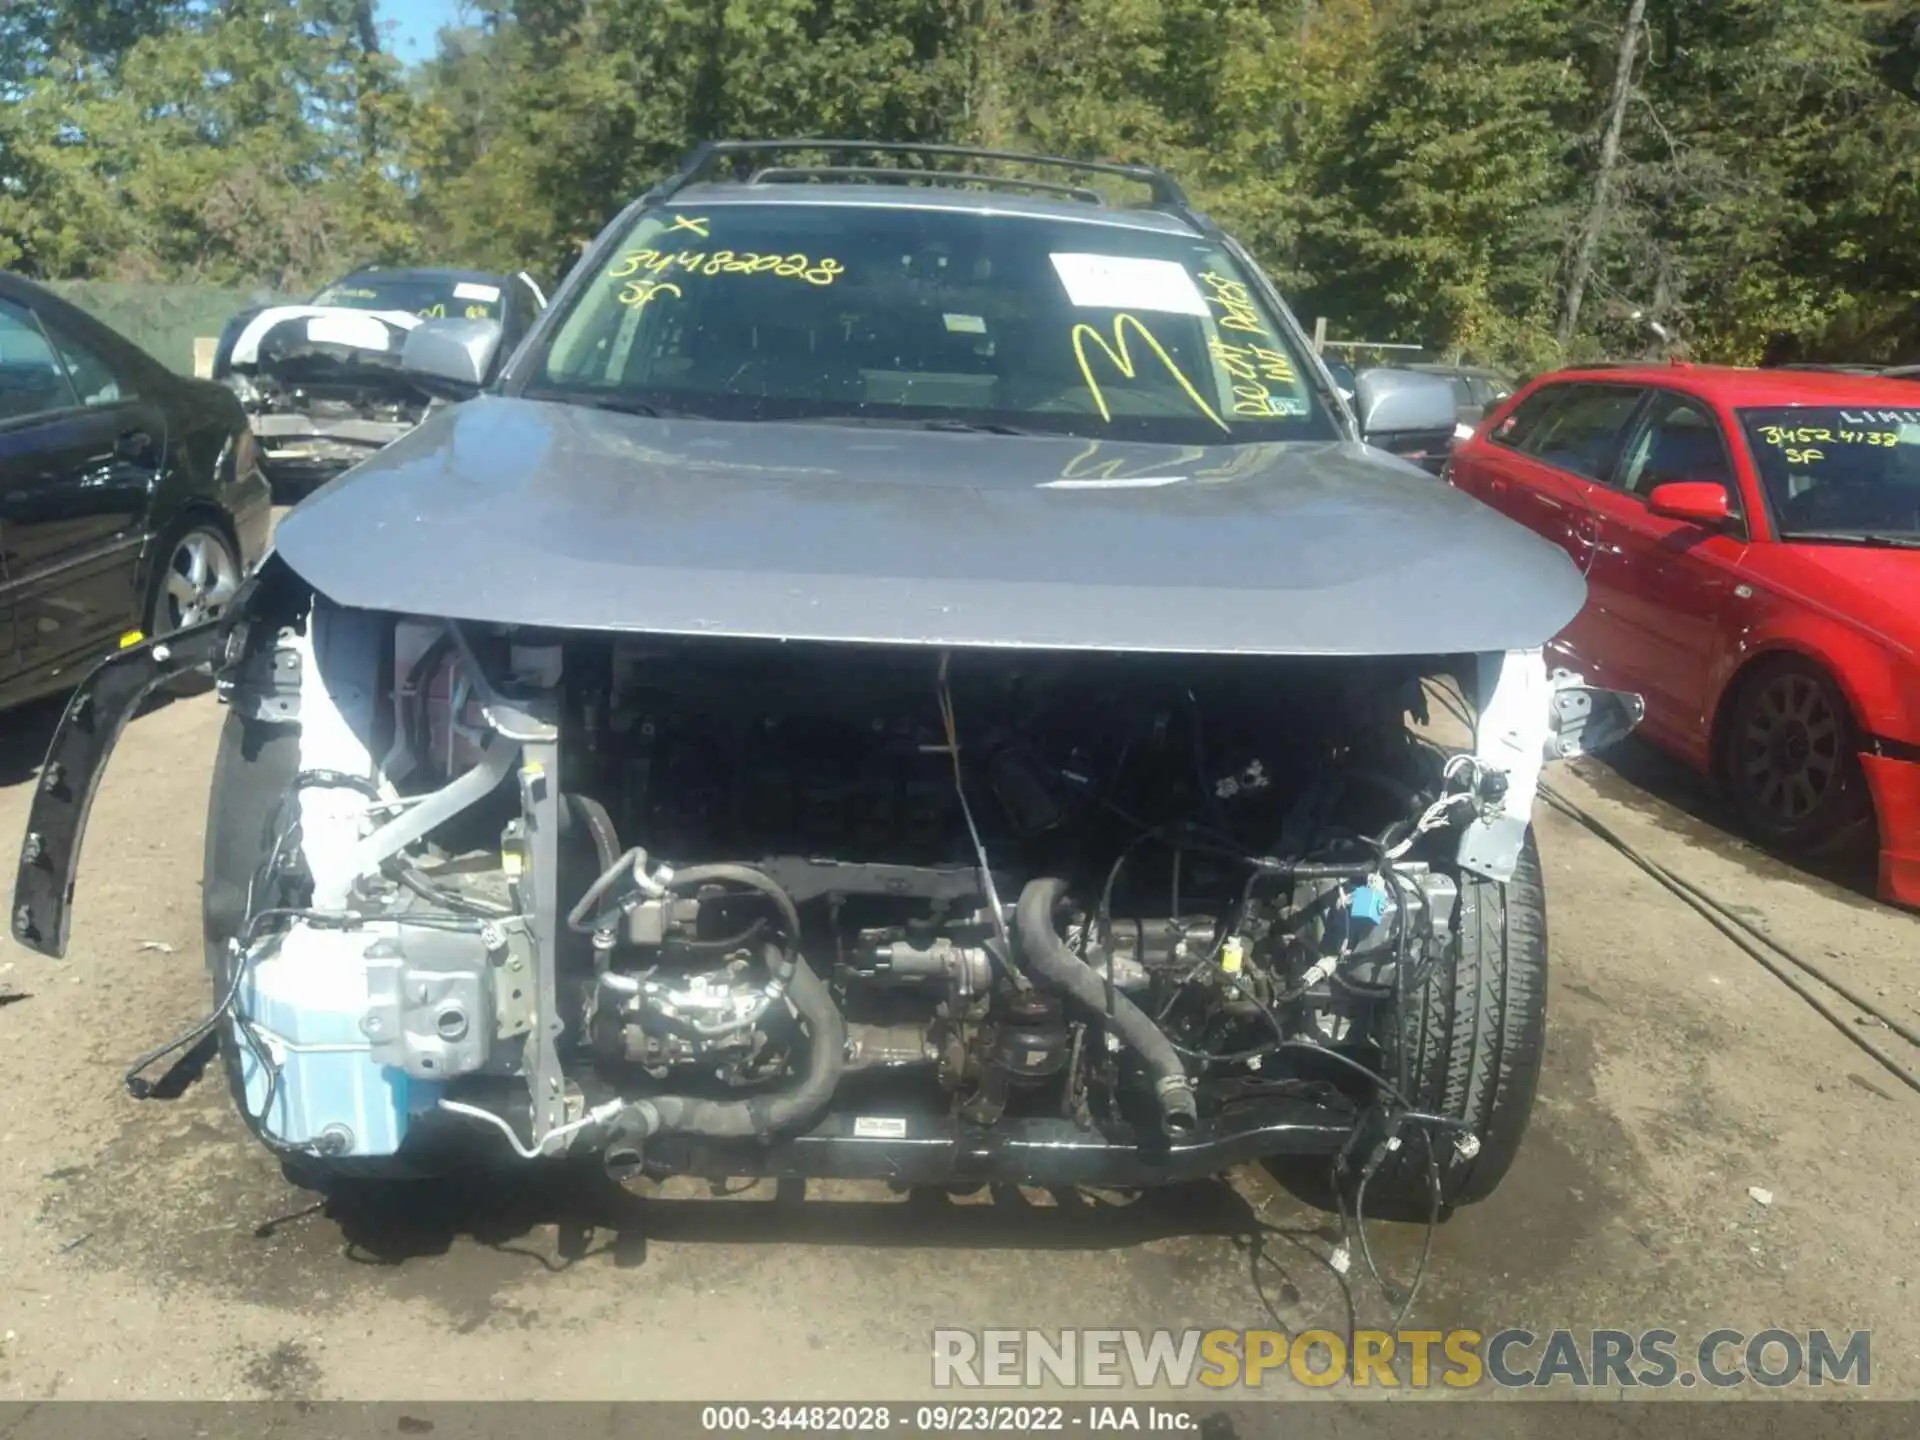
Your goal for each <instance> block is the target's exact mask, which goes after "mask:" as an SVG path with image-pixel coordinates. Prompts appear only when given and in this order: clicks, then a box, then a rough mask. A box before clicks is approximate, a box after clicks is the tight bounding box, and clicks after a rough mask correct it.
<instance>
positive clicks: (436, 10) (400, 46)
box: [380, 0, 461, 65]
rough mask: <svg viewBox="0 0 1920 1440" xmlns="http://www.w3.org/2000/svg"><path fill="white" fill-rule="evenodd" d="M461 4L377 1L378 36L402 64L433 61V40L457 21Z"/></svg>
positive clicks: (435, 0) (449, 0)
mask: <svg viewBox="0 0 1920 1440" xmlns="http://www.w3.org/2000/svg"><path fill="white" fill-rule="evenodd" d="M460 8H461V6H460V0H380V22H381V27H382V29H381V34H382V36H383V38H384V39H385V41H386V44H387V47H388V48H389V49H390V50H392V51H393V53H394V54H395V55H396V56H398V57H399V59H400V60H401V62H402V63H404V64H408V65H415V64H418V63H419V62H420V61H422V60H430V59H432V58H433V37H434V36H436V35H438V34H439V33H440V27H441V26H442V25H453V24H456V23H458V21H459V19H460Z"/></svg>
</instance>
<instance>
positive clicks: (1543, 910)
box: [1349, 831, 1547, 1220]
mask: <svg viewBox="0 0 1920 1440" xmlns="http://www.w3.org/2000/svg"><path fill="white" fill-rule="evenodd" d="M1451 951H1452V953H1451V954H1450V955H1449V956H1448V957H1447V958H1446V959H1445V960H1444V961H1443V962H1442V963H1441V965H1440V968H1439V970H1438V971H1437V972H1436V973H1435V974H1434V976H1433V977H1432V979H1431V980H1430V981H1429V982H1428V983H1427V984H1426V985H1425V986H1423V987H1422V989H1421V990H1420V992H1419V993H1418V994H1416V995H1411V996H1409V997H1408V999H1407V1005H1406V1009H1405V1011H1404V1012H1403V1013H1402V1014H1401V1015H1400V1016H1399V1017H1398V1026H1397V1036H1398V1041H1399V1044H1400V1047H1401V1050H1400V1053H1401V1054H1402V1055H1404V1056H1405V1061H1406V1074H1407V1099H1408V1100H1409V1101H1410V1102H1411V1103H1412V1105H1413V1106H1414V1107H1415V1108H1416V1109H1419V1110H1422V1111H1425V1112H1427V1113H1429V1114H1435V1115H1444V1116H1447V1117H1448V1118H1450V1119H1455V1120H1459V1121H1461V1122H1463V1123H1464V1124H1465V1126H1466V1127H1467V1130H1468V1132H1470V1133H1471V1134H1472V1135H1473V1136H1474V1138H1475V1139H1476V1140H1477V1141H1478V1142H1479V1149H1478V1152H1477V1153H1476V1154H1474V1155H1472V1156H1471V1158H1468V1157H1464V1156H1463V1155H1462V1154H1461V1152H1460V1150H1459V1148H1458V1147H1457V1145H1456V1143H1455V1141H1456V1139H1457V1136H1455V1135H1451V1134H1448V1133H1447V1132H1445V1131H1442V1130H1439V1129H1437V1127H1424V1126H1423V1127H1417V1129H1416V1127H1413V1126H1408V1127H1404V1128H1403V1131H1402V1135H1401V1145H1400V1148H1399V1149H1398V1150H1397V1151H1395V1152H1394V1153H1393V1154H1391V1155H1390V1156H1389V1157H1388V1158H1387V1161H1386V1163H1385V1164H1384V1165H1383V1166H1382V1167H1381V1168H1380V1170H1379V1171H1378V1172H1377V1173H1376V1174H1375V1175H1374V1176H1373V1178H1372V1179H1371V1181H1370V1182H1369V1183H1368V1185H1367V1190H1366V1197H1365V1203H1366V1213H1367V1215H1368V1216H1377V1217H1379V1218H1382V1219H1399V1220H1425V1219H1426V1218H1427V1216H1428V1215H1429V1214H1430V1213H1431V1212H1432V1208H1433V1194H1432V1190H1431V1186H1430V1184H1429V1178H1428V1169H1427V1153H1426V1145H1427V1142H1426V1140H1424V1139H1422V1138H1421V1135H1420V1134H1419V1133H1417V1131H1421V1130H1429V1129H1431V1130H1432V1141H1433V1145H1434V1156H1435V1158H1436V1160H1437V1162H1438V1165H1439V1174H1440V1202H1441V1207H1442V1210H1443V1211H1445V1210H1450V1209H1452V1208H1453V1207H1455V1206H1459V1205H1471V1204H1473V1203H1474V1202H1476V1201H1479V1200H1484V1199H1486V1198H1487V1197H1488V1196H1489V1195H1491V1194H1492V1193H1493V1192H1494V1190H1495V1189H1496V1188H1498V1186H1499V1184H1500V1182H1501V1181H1502V1180H1504V1179H1505V1178H1506V1174H1507V1171H1508V1170H1510V1169H1511V1168H1512V1167H1513V1162H1514V1158H1515V1157H1516V1156H1517V1155H1518V1154H1519V1152H1520V1142H1521V1140H1522V1139H1523V1138H1524V1137H1525V1135H1526V1133H1527V1122H1528V1120H1529V1119H1530V1118H1531V1117H1532V1114H1533V1101H1534V1095H1535V1092H1536V1091H1537V1090H1538V1088H1539V1083H1540V1062H1541V1059H1542V1057H1543V1056H1544V1054H1545V1051H1546V1026H1547V907H1546V890H1545V886H1544V884H1543V883H1542V879H1541V874H1540V852H1539V849H1538V848H1537V846H1536V844H1535V841H1534V838H1533V833H1532V831H1528V833H1527V838H1526V842H1525V844H1524V845H1523V846H1522V848H1521V851H1520V859H1519V863H1518V864H1517V865H1516V867H1515V868H1514V872H1513V878H1512V879H1511V880H1510V881H1508V882H1507V883H1506V884H1505V885H1501V884H1498V883H1497V882H1495V881H1492V880H1488V879H1486V878H1484V877H1482V876H1478V875H1464V874H1463V875H1462V876H1461V877H1460V916H1459V925H1458V927H1457V930H1456V935H1455V938H1454V941H1453V944H1452V946H1451ZM1397 1068H1398V1065H1397V1061H1396V1057H1395V1056H1394V1055H1393V1054H1389V1055H1388V1056H1387V1070H1386V1072H1385V1073H1386V1075H1387V1077H1388V1078H1389V1079H1392V1078H1393V1077H1394V1072H1395V1070H1396V1069H1397ZM1364 1158H1365V1157H1364V1156H1359V1157H1356V1160H1355V1163H1356V1166H1357V1165H1358V1163H1359V1162H1360V1161H1362V1160H1364ZM1355 1188H1357V1187H1355ZM1349 1198H1352V1196H1351V1192H1350V1194H1349Z"/></svg>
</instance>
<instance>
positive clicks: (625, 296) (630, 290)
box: [620, 280, 680, 310]
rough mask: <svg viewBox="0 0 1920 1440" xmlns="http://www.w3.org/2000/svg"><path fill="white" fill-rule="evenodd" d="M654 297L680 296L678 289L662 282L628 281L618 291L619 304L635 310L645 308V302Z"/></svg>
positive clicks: (673, 285)
mask: <svg viewBox="0 0 1920 1440" xmlns="http://www.w3.org/2000/svg"><path fill="white" fill-rule="evenodd" d="M656 295H672V296H674V297H675V298H679V296H680V287H679V286H678V285H675V284H673V283H671V282H670V281H664V280H633V281H629V282H628V283H627V284H626V285H625V286H623V287H622V288H621V291H620V303H621V304H622V305H626V306H629V307H631V308H632V309H635V310H644V309H646V308H647V302H648V301H649V300H651V299H653V298H654V297H655V296H656Z"/></svg>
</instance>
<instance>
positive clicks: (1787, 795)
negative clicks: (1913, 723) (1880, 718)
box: [1725, 659, 1867, 850]
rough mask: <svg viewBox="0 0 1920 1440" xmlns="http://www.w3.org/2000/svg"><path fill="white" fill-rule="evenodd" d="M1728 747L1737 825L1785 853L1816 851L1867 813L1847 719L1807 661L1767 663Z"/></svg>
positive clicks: (1744, 693) (1750, 685)
mask: <svg viewBox="0 0 1920 1440" xmlns="http://www.w3.org/2000/svg"><path fill="white" fill-rule="evenodd" d="M1725 745H1726V752H1727V753H1726V772H1727V779H1728V782H1729V784H1730V785H1731V786H1732V789H1733V798H1734V801H1735V803H1736V804H1737V805H1738V806H1739V809H1740V814H1741V818H1742V819H1743V820H1745V822H1746V823H1747V825H1748V827H1749V828H1750V829H1752V830H1753V831H1754V833H1755V834H1757V835H1759V836H1760V837H1761V838H1762V839H1764V840H1767V841H1769V842H1771V843H1772V844H1775V845H1778V846H1780V847H1781V848H1782V849H1786V850H1806V849H1811V848H1814V847H1816V846H1819V845H1820V844H1822V843H1823V842H1825V841H1827V840H1830V839H1832V838H1833V837H1834V836H1835V835H1837V834H1838V833H1839V832H1840V831H1842V830H1844V829H1846V828H1847V827H1848V826H1850V825H1852V824H1853V823H1854V822H1856V821H1858V820H1859V819H1861V818H1862V817H1863V816H1864V815H1865V814H1866V809H1867V792H1866V784H1865V781H1864V780H1863V778H1862V777H1861V774H1860V760H1859V742H1858V738H1857V736H1856V734H1855V730H1854V724H1853V715H1852V712H1851V711H1850V710H1849V709H1848V707H1847V701H1846V697H1845V696H1843V695H1842V694H1841V693H1840V691H1839V688H1838V687H1837V686H1836V685H1835V684H1834V683H1833V681H1832V680H1830V679H1829V678H1828V677H1827V676H1826V674H1825V673H1824V672H1822V671H1821V670H1820V669H1819V667H1817V666H1815V665H1812V664H1809V663H1808V662H1807V661H1804V660H1797V659H1780V660H1774V661H1770V662H1768V663H1766V664H1765V665H1763V666H1762V667H1761V668H1760V669H1759V670H1757V671H1756V672H1755V673H1754V674H1753V675H1752V676H1751V677H1750V678H1749V679H1748V680H1747V682H1746V684H1745V685H1743V686H1742V687H1741V689H1740V694H1739V697H1738V698H1737V699H1736V700H1735V702H1734V708H1733V713H1732V715H1731V717H1730V718H1729V721H1728V725H1727V729H1726V732H1725Z"/></svg>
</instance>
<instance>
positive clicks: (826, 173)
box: [747, 165, 1107, 205]
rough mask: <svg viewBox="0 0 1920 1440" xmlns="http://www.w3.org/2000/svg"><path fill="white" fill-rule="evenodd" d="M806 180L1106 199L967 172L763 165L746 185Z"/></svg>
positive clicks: (1085, 189)
mask: <svg viewBox="0 0 1920 1440" xmlns="http://www.w3.org/2000/svg"><path fill="white" fill-rule="evenodd" d="M808 180H871V181H873V182H875V183H876V184H883V185H896V184H908V183H913V182H925V183H926V184H929V185H997V186H999V187H1000V188H1002V189H1005V190H1033V191H1037V192H1038V193H1040V194H1042V195H1065V196H1067V197H1069V198H1071V199H1074V200H1084V201H1085V202H1086V203H1087V204H1089V205H1105V204H1106V203H1107V197H1106V196H1105V195H1103V194H1101V193H1100V192H1099V191H1098V190H1095V189H1092V188H1091V187H1089V186H1086V185H1063V184H1061V183H1060V182H1058V181H1056V180H1015V179H1013V178H1011V177H1009V176H1004V175H980V174H976V173H975V172H973V171H970V170H903V169H901V168H900V167H898V166H889V165H767V166H763V167H762V168H761V169H758V170H756V171H754V172H753V173H752V174H751V175H749V176H747V183H748V184H749V185H764V184H768V183H791V182H797V181H808Z"/></svg>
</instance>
